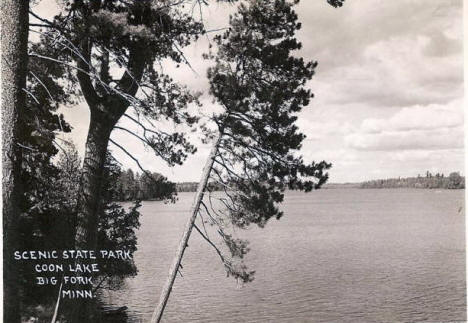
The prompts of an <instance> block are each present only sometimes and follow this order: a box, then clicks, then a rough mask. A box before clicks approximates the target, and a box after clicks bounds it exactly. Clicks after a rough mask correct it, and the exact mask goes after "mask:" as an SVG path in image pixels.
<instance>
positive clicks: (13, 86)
mask: <svg viewBox="0 0 468 323" xmlns="http://www.w3.org/2000/svg"><path fill="white" fill-rule="evenodd" d="M28 10H29V1H28V0H2V2H1V14H0V15H1V18H0V19H1V29H2V31H1V35H2V36H1V51H2V57H1V61H2V62H1V73H2V149H3V151H2V163H3V179H2V198H3V284H4V285H3V296H4V298H3V306H4V307H3V321H4V322H12V323H14V322H19V321H20V310H19V309H20V302H19V294H18V285H19V281H18V274H17V272H18V270H17V269H16V268H15V267H16V266H15V262H14V260H13V251H14V250H15V249H16V248H18V246H19V235H18V221H19V216H20V208H19V198H20V196H21V195H20V194H21V188H20V178H19V176H20V171H21V150H20V148H19V146H18V142H19V139H18V138H19V136H20V123H19V118H20V116H21V115H22V111H23V109H24V106H25V104H26V95H25V92H24V90H23V89H24V88H25V87H26V74H27V62H28V52H27V45H28V28H29V26H28V24H29V18H28Z"/></svg>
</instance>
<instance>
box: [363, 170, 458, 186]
mask: <svg viewBox="0 0 468 323" xmlns="http://www.w3.org/2000/svg"><path fill="white" fill-rule="evenodd" d="M360 187H361V188H443V189H463V188H465V177H464V176H461V175H460V173H458V172H452V173H450V175H449V176H445V175H444V174H443V173H437V174H435V175H434V174H431V173H430V172H429V171H427V172H426V175H425V176H421V175H418V177H407V178H401V177H399V178H390V179H378V180H372V181H367V182H363V183H361V184H360Z"/></svg>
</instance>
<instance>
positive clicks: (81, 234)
mask: <svg viewBox="0 0 468 323" xmlns="http://www.w3.org/2000/svg"><path fill="white" fill-rule="evenodd" d="M113 126H114V124H113V123H110V122H109V121H107V124H106V120H103V119H101V118H97V117H95V115H94V114H93V113H91V122H90V126H89V132H88V139H87V140H86V151H85V157H84V161H83V169H82V175H81V185H80V192H79V196H78V215H77V223H76V235H75V247H76V248H77V249H95V248H96V243H97V225H98V217H99V214H98V213H99V210H100V208H101V199H100V196H101V193H102V192H101V187H102V180H103V178H102V176H103V173H104V163H105V160H106V154H107V146H108V144H109V138H110V133H111V132H112V128H113Z"/></svg>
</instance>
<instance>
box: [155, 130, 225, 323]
mask: <svg viewBox="0 0 468 323" xmlns="http://www.w3.org/2000/svg"><path fill="white" fill-rule="evenodd" d="M220 140H221V135H220V136H219V137H218V139H217V140H216V142H215V144H214V146H213V148H212V150H211V153H210V155H209V157H208V160H207V162H206V165H205V168H204V169H203V174H202V178H201V180H200V183H198V188H197V193H196V195H195V200H194V202H193V205H192V209H191V211H190V217H189V219H188V221H187V224H186V225H185V229H184V233H183V234H182V239H181V240H180V242H179V246H178V248H177V252H176V255H175V258H174V262H173V263H172V266H171V268H170V270H169V275H168V277H167V281H166V284H165V285H164V288H163V290H162V292H161V296H160V297H159V304H158V306H157V307H156V309H155V310H154V312H153V316H152V317H151V323H159V322H160V321H161V318H162V315H163V312H164V309H165V307H166V304H167V301H168V299H169V295H170V293H171V291H172V286H173V285H174V281H175V279H176V276H177V272H178V270H179V266H180V264H181V262H182V257H183V256H184V251H185V248H187V245H188V241H189V238H190V234H191V233H192V229H193V226H194V225H195V220H196V218H197V214H198V211H199V209H200V204H201V202H202V200H203V195H204V193H205V189H206V185H207V184H208V178H209V177H210V173H211V169H212V168H213V163H214V160H215V158H216V154H217V153H218V146H219V143H220Z"/></svg>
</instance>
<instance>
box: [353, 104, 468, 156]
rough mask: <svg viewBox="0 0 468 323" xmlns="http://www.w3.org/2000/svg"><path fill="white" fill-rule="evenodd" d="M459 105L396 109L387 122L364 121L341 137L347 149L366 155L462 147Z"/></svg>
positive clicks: (461, 117)
mask: <svg viewBox="0 0 468 323" xmlns="http://www.w3.org/2000/svg"><path fill="white" fill-rule="evenodd" d="M462 106H463V105H462V101H460V100H456V101H452V102H451V103H450V104H447V105H439V104H431V105H428V106H414V107H406V108H403V109H400V110H399V111H398V112H397V113H395V114H394V115H393V116H391V117H390V118H388V119H372V118H369V119H365V120H363V121H362V123H361V126H360V128H359V129H358V130H357V131H356V132H354V133H351V134H349V135H347V136H346V137H345V144H346V145H347V147H349V148H353V149H356V150H367V151H396V150H399V151H404V150H426V149H432V150H441V149H442V150H443V149H456V148H462V147H463V138H464V135H463V110H462Z"/></svg>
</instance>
